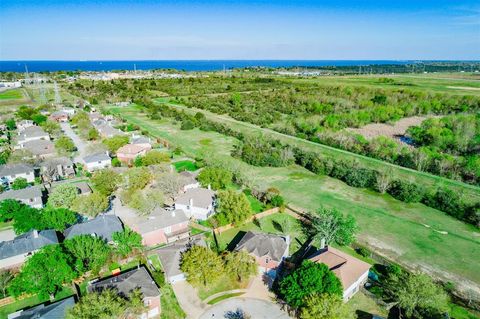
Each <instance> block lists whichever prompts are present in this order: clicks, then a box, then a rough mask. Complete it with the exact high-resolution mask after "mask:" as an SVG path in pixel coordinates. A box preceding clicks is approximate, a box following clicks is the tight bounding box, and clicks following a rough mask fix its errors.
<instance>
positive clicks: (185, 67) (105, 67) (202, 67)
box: [0, 60, 479, 72]
mask: <svg viewBox="0 0 480 319" xmlns="http://www.w3.org/2000/svg"><path fill="white" fill-rule="evenodd" d="M419 62H456V63H462V62H463V63H468V62H472V63H478V62H479V61H454V60H423V61H420V60H98V61H93V60H92V61H90V60H87V61H80V60H78V61H73V60H64V61H62V60H57V61H54V60H18V61H0V72H25V65H26V66H27V68H28V71H29V72H42V71H51V72H54V71H78V70H80V71H105V72H107V71H113V70H134V68H136V69H137V70H153V69H175V70H179V71H219V70H223V69H224V68H225V69H232V68H246V67H272V68H280V67H286V68H288V67H326V66H332V67H335V66H336V67H345V66H367V65H405V64H411V63H419Z"/></svg>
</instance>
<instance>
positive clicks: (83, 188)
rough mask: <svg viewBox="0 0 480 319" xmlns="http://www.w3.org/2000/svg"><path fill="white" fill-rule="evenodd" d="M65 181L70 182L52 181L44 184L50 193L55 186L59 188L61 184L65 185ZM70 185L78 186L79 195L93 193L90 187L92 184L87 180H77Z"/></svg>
mask: <svg viewBox="0 0 480 319" xmlns="http://www.w3.org/2000/svg"><path fill="white" fill-rule="evenodd" d="M65 183H68V181H57V182H52V183H48V184H44V185H45V188H46V189H47V191H48V194H50V193H51V192H52V191H53V190H54V189H55V188H57V187H58V186H60V185H65ZM70 185H73V186H75V187H76V188H77V192H78V195H88V194H91V193H92V189H91V188H90V185H88V183H87V182H76V183H71V184H70Z"/></svg>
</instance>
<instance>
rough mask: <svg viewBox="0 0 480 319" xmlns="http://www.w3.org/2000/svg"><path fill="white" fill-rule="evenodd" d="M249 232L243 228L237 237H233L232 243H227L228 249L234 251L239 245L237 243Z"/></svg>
mask: <svg viewBox="0 0 480 319" xmlns="http://www.w3.org/2000/svg"><path fill="white" fill-rule="evenodd" d="M246 233H247V232H245V231H243V230H241V231H239V232H238V233H237V234H236V235H235V237H233V239H232V240H231V241H230V243H229V244H228V245H227V250H228V251H233V250H234V249H235V246H237V244H238V243H239V242H240V240H242V238H243V236H245V234H246Z"/></svg>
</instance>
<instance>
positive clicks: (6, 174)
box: [0, 163, 35, 185]
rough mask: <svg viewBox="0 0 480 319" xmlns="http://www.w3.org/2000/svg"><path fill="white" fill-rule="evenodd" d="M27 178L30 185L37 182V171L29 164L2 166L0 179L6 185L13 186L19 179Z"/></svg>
mask: <svg viewBox="0 0 480 319" xmlns="http://www.w3.org/2000/svg"><path fill="white" fill-rule="evenodd" d="M19 177H21V178H25V179H26V180H27V182H28V183H33V182H35V171H34V169H33V166H31V165H29V164H23V163H18V164H5V165H0V179H1V180H2V181H3V182H4V184H9V185H10V184H12V183H13V182H14V181H15V179H17V178H19Z"/></svg>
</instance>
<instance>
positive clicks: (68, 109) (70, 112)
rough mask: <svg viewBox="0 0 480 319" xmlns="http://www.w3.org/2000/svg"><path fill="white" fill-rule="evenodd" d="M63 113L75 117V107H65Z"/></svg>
mask: <svg viewBox="0 0 480 319" xmlns="http://www.w3.org/2000/svg"><path fill="white" fill-rule="evenodd" d="M62 112H64V113H66V114H67V115H68V116H69V117H70V116H74V115H75V109H74V108H73V107H65V108H63V109H62Z"/></svg>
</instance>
